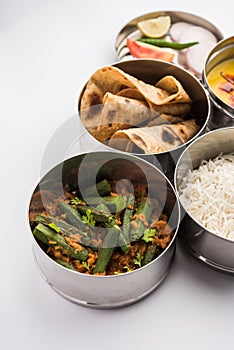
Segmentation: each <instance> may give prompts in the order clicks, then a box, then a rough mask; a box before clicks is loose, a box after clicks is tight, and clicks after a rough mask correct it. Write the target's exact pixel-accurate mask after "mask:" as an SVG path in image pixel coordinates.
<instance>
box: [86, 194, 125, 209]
mask: <svg viewBox="0 0 234 350" xmlns="http://www.w3.org/2000/svg"><path fill="white" fill-rule="evenodd" d="M126 201H127V198H126V196H104V197H89V198H87V202H88V204H89V205H97V204H102V203H103V204H105V205H106V206H108V207H109V208H110V211H111V212H113V211H115V212H119V211H121V210H123V209H124V208H126Z"/></svg>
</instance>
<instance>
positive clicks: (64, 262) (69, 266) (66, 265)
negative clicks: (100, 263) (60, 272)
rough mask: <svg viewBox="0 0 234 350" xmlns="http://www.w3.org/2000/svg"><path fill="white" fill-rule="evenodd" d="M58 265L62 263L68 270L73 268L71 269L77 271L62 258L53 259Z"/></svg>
mask: <svg viewBox="0 0 234 350" xmlns="http://www.w3.org/2000/svg"><path fill="white" fill-rule="evenodd" d="M54 260H55V261H56V262H57V263H58V264H59V265H62V266H64V267H66V268H67V269H69V270H73V271H76V272H77V269H76V268H75V267H74V266H72V265H71V264H69V263H68V262H66V261H64V260H62V259H54Z"/></svg>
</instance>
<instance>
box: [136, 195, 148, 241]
mask: <svg viewBox="0 0 234 350" xmlns="http://www.w3.org/2000/svg"><path fill="white" fill-rule="evenodd" d="M152 212H153V206H152V204H151V202H150V200H149V199H146V198H143V199H142V200H141V201H140V202H139V203H138V209H137V211H136V214H144V216H145V221H146V222H148V221H149V219H150V215H151V214H152ZM134 221H135V223H136V224H137V228H133V229H132V230H131V239H132V240H134V241H135V240H138V239H140V238H141V237H142V236H143V234H144V230H145V225H144V223H143V222H142V221H141V220H140V218H136V219H135V220H134Z"/></svg>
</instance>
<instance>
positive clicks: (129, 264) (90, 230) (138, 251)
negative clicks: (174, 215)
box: [29, 179, 173, 276]
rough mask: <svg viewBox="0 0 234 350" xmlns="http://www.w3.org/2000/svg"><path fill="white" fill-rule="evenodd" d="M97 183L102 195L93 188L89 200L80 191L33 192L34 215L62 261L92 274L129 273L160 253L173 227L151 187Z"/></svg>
mask: <svg viewBox="0 0 234 350" xmlns="http://www.w3.org/2000/svg"><path fill="white" fill-rule="evenodd" d="M95 187H96V190H97V191H98V194H99V196H98V197H93V195H92V189H87V191H86V195H85V199H84V197H83V196H82V194H81V193H80V191H79V190H76V191H69V190H64V193H63V195H61V196H57V195H56V194H55V193H54V192H53V191H52V190H51V191H50V190H47V189H41V190H38V191H37V192H35V193H34V194H33V197H32V200H31V203H30V211H29V219H30V225H31V228H32V232H33V235H34V237H35V239H36V240H37V242H38V244H39V245H40V246H41V248H42V249H43V250H44V251H45V252H46V253H47V254H48V255H49V256H50V257H51V258H52V259H54V260H55V261H56V262H57V263H58V264H61V265H62V266H64V267H66V268H68V269H71V270H74V271H78V272H80V273H85V274H91V275H104V276H105V275H116V274H121V273H127V272H130V271H133V270H136V269H139V268H141V267H143V266H144V265H146V264H148V263H150V262H151V261H152V260H153V259H155V258H156V257H158V256H159V255H160V254H161V253H162V252H163V251H164V250H165V248H166V247H167V246H168V244H169V243H170V241H171V240H172V237H173V231H172V229H171V228H170V227H169V225H168V217H167V214H166V213H164V212H163V211H162V208H161V207H160V205H159V203H158V202H157V201H156V200H155V199H152V198H150V196H149V195H148V193H147V186H146V185H145V184H144V185H141V184H139V185H135V186H134V193H132V191H130V190H129V188H128V186H127V184H126V186H124V185H123V186H122V187H121V191H119V190H118V191H117V190H116V182H115V181H107V180H106V179H103V180H101V181H100V182H98V183H97V184H96V185H95ZM96 193H97V192H96Z"/></svg>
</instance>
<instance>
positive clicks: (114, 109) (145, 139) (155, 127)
mask: <svg viewBox="0 0 234 350" xmlns="http://www.w3.org/2000/svg"><path fill="white" fill-rule="evenodd" d="M191 104H192V100H191V98H190V96H189V95H188V94H187V92H186V91H185V90H184V88H183V86H182V85H181V83H180V82H179V81H178V80H177V79H175V78H174V77H173V76H170V75H167V76H165V77H163V78H162V79H160V80H159V81H158V82H157V83H156V85H155V86H154V85H151V84H147V83H145V82H143V81H141V80H139V79H136V78H135V77H133V76H131V75H129V74H127V73H125V72H123V71H122V70H120V69H119V68H117V67H113V66H106V67H104V68H101V69H99V70H97V71H96V72H95V73H94V74H93V75H92V76H91V78H90V80H89V81H88V83H87V84H86V87H85V89H84V92H83V95H82V97H81V100H80V106H79V109H80V116H81V120H82V123H83V124H84V126H85V127H86V129H87V130H88V131H89V133H90V134H91V135H92V136H93V137H95V138H96V139H97V140H99V141H101V142H104V143H106V144H108V145H109V146H111V147H113V148H117V149H120V150H122V151H127V152H135V153H138V152H144V153H148V154H149V153H159V152H165V151H169V150H171V149H173V148H176V147H178V146H180V145H181V144H183V143H185V142H187V141H188V140H189V139H191V138H192V137H193V136H194V135H195V134H196V133H197V132H198V130H199V129H200V126H199V125H198V124H197V123H196V120H195V119H194V118H192V117H190V112H191Z"/></svg>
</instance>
